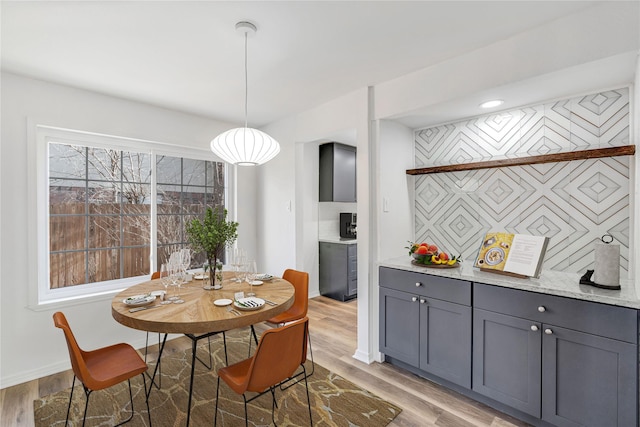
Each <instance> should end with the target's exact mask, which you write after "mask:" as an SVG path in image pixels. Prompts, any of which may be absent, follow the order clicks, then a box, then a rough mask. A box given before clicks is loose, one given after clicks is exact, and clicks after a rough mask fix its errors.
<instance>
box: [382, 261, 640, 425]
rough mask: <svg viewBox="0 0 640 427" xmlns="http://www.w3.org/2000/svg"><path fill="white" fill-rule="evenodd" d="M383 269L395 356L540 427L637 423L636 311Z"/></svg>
mask: <svg viewBox="0 0 640 427" xmlns="http://www.w3.org/2000/svg"><path fill="white" fill-rule="evenodd" d="M379 273H380V274H379V278H380V281H379V285H380V288H379V291H380V351H381V352H382V353H383V354H384V355H385V360H386V361H387V362H390V363H392V364H396V365H398V366H401V367H404V368H406V369H408V370H411V371H412V372H414V373H416V374H418V375H422V376H424V377H426V378H430V379H435V380H436V381H437V382H440V383H442V384H444V385H446V386H447V387H450V388H453V389H455V390H456V391H458V392H461V393H463V394H465V395H467V396H469V397H471V398H474V399H476V400H478V401H481V402H484V403H487V404H489V405H491V406H494V407H496V408H497V409H499V410H502V411H505V412H508V413H510V414H512V415H514V416H516V417H518V418H521V419H522V420H524V421H526V422H528V423H531V424H533V425H539V426H562V427H564V426H567V427H576V426H593V427H602V426H607V427H609V426H618V427H627V426H638V425H639V424H638V409H639V408H638V407H639V394H638V393H639V390H638V369H639V366H638V363H639V353H638V339H639V337H638V332H639V328H640V326H639V321H640V319H639V316H638V311H637V310H635V309H632V308H626V307H620V306H613V305H607V304H602V303H597V302H591V301H585V300H578V299H573V298H565V297H561V296H555V295H550V294H544V293H537V292H528V291H522V290H518V289H512V288H506V287H501V286H495V285H485V284H482V283H471V282H465V281H463V280H457V279H451V278H445V277H440V276H435V275H431V274H426V273H418V272H415V271H407V270H401V269H394V268H389V267H380V270H379ZM439 378H440V379H442V380H445V381H439V380H438V379H439Z"/></svg>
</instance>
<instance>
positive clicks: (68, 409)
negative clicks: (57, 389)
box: [64, 375, 76, 427]
mask: <svg viewBox="0 0 640 427" xmlns="http://www.w3.org/2000/svg"><path fill="white" fill-rule="evenodd" d="M75 385H76V376H75V375H74V376H73V381H72V382H71V393H70V394H69V406H67V419H66V420H65V422H64V426H65V427H67V424H69V411H71V400H72V399H73V389H74V387H75Z"/></svg>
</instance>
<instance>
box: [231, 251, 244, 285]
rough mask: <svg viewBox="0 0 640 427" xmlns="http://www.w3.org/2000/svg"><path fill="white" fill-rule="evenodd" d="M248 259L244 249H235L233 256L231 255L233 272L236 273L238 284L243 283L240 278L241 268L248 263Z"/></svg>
mask: <svg viewBox="0 0 640 427" xmlns="http://www.w3.org/2000/svg"><path fill="white" fill-rule="evenodd" d="M246 257H247V255H246V251H245V250H244V249H238V248H234V249H233V254H232V255H231V266H232V267H233V270H234V272H235V281H236V282H242V278H241V277H238V276H240V268H242V266H243V265H244V263H245V262H246Z"/></svg>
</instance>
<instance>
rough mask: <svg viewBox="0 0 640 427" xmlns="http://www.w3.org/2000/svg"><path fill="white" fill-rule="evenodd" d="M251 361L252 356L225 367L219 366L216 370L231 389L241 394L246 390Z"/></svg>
mask: <svg viewBox="0 0 640 427" xmlns="http://www.w3.org/2000/svg"><path fill="white" fill-rule="evenodd" d="M252 361H253V358H249V359H245V360H242V361H240V362H238V363H235V364H233V365H230V366H227V367H225V368H220V369H219V370H218V376H219V377H220V378H222V379H223V380H224V382H225V383H227V385H228V386H229V387H231V389H232V390H233V391H235V392H236V393H238V394H243V393H244V392H245V391H247V389H246V383H247V374H248V372H249V367H250V366H251V362H252ZM260 391H262V390H260Z"/></svg>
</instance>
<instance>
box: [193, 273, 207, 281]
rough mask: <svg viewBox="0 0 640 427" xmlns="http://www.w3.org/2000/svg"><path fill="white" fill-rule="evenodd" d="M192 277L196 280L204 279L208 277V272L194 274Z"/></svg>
mask: <svg viewBox="0 0 640 427" xmlns="http://www.w3.org/2000/svg"><path fill="white" fill-rule="evenodd" d="M193 278H194V279H196V280H204V279H208V278H209V275H208V274H194V275H193Z"/></svg>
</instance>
